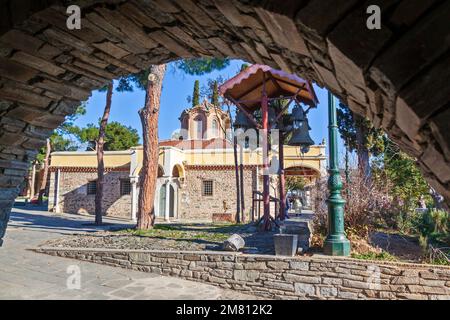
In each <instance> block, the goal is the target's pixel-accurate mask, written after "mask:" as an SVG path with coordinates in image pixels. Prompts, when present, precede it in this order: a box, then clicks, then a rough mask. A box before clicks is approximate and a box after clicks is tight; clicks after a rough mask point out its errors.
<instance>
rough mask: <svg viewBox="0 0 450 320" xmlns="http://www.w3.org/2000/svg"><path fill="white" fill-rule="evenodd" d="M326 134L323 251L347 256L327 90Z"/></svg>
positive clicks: (335, 133)
mask: <svg viewBox="0 0 450 320" xmlns="http://www.w3.org/2000/svg"><path fill="white" fill-rule="evenodd" d="M328 135H329V146H330V156H329V158H330V163H329V169H328V174H329V177H328V190H329V191H330V195H329V197H328V199H327V204H328V235H327V238H326V239H325V243H324V253H325V254H327V255H332V256H348V255H349V254H350V241H348V239H347V237H346V235H345V231H344V204H345V200H344V199H343V198H342V196H341V190H342V181H341V176H340V173H339V163H338V150H337V139H338V128H337V117H336V104H335V99H334V97H333V95H332V94H331V93H330V92H328Z"/></svg>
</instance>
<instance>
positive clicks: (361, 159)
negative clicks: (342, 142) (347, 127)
mask: <svg viewBox="0 0 450 320" xmlns="http://www.w3.org/2000/svg"><path fill="white" fill-rule="evenodd" d="M353 116H354V119H355V129H356V144H357V149H356V154H357V156H358V169H359V171H360V173H361V174H362V176H363V177H365V178H368V179H370V177H371V174H372V173H371V170H370V162H369V150H368V149H367V147H366V145H365V141H364V137H365V136H366V135H367V132H365V131H366V127H365V125H364V123H363V122H364V118H363V117H361V116H359V115H357V114H354V115H353Z"/></svg>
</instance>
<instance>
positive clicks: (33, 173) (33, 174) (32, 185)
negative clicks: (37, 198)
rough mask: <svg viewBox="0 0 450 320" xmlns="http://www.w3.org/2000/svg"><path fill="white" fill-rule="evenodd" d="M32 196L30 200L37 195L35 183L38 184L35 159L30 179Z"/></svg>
mask: <svg viewBox="0 0 450 320" xmlns="http://www.w3.org/2000/svg"><path fill="white" fill-rule="evenodd" d="M30 180H31V181H30V197H29V200H31V199H33V198H34V195H35V192H34V190H35V185H36V162H35V161H33V165H32V168H31V179H30Z"/></svg>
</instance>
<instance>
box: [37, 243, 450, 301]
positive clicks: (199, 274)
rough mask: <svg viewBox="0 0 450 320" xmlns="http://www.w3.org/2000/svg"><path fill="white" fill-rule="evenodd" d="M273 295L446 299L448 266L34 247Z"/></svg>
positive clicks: (448, 294) (449, 295)
mask: <svg viewBox="0 0 450 320" xmlns="http://www.w3.org/2000/svg"><path fill="white" fill-rule="evenodd" d="M36 251H37V252H41V253H46V254H50V255H54V256H61V257H67V258H74V259H79V260H86V261H91V262H95V263H101V264H106V265H110V266H116V267H122V268H128V269H134V270H139V271H144V272H154V273H159V274H163V275H170V276H176V277H181V278H185V279H189V280H194V281H202V282H207V283H211V284H214V285H217V286H220V287H222V288H227V289H234V290H237V291H241V292H244V293H247V294H253V295H258V296H262V297H266V298H274V299H425V300H426V299H430V300H436V299H446V300H448V299H450V267H446V266H434V265H423V264H422V265H420V264H412V263H394V262H381V261H364V260H357V259H350V258H336V257H333V258H330V257H325V256H313V257H293V258H291V257H277V256H268V255H250V254H240V253H224V252H207V251H203V252H196V251H164V250H151V251H145V250H114V249H109V250H108V249H78V248H45V247H41V248H37V249H36Z"/></svg>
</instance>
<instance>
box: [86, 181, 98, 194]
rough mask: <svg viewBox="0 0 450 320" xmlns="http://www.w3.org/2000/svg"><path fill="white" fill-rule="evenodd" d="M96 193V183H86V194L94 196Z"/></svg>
mask: <svg viewBox="0 0 450 320" xmlns="http://www.w3.org/2000/svg"><path fill="white" fill-rule="evenodd" d="M96 193H97V181H96V180H94V181H89V182H88V183H87V194H88V195H90V194H96Z"/></svg>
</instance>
